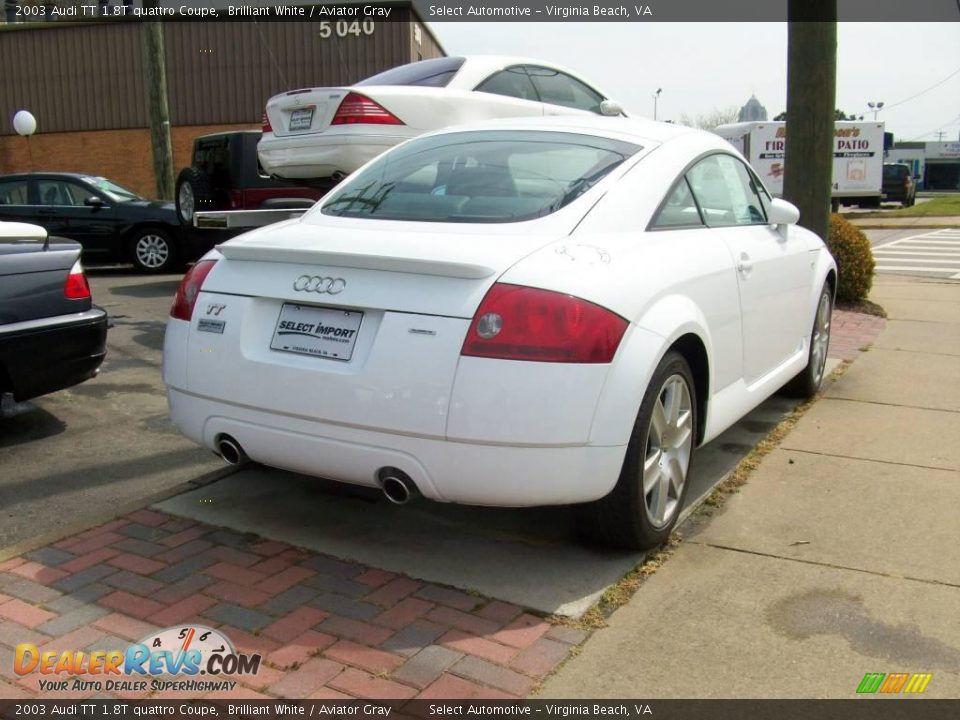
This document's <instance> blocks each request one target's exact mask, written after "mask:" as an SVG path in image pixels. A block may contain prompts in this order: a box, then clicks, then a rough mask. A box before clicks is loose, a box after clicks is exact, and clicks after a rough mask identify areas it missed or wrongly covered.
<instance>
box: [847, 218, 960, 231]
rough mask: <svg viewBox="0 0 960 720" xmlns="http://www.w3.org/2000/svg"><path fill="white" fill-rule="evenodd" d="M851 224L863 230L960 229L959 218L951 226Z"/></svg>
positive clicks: (852, 222)
mask: <svg viewBox="0 0 960 720" xmlns="http://www.w3.org/2000/svg"><path fill="white" fill-rule="evenodd" d="M850 223H851V224H852V225H854V226H856V227H858V228H860V229H861V230H952V229H954V228H957V227H960V218H957V222H955V223H953V224H951V225H944V224H943V223H936V224H934V223H926V224H923V223H918V224H912V223H911V224H910V225H892V224H889V223H871V222H870V221H869V220H867V221H864V222H856V221H855V220H850Z"/></svg>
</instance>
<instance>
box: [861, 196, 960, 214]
mask: <svg viewBox="0 0 960 720" xmlns="http://www.w3.org/2000/svg"><path fill="white" fill-rule="evenodd" d="M938 215H943V216H947V217H949V216H952V215H960V193H953V194H950V195H936V196H934V197H933V198H931V199H930V200H926V201H925V202H921V203H917V204H916V205H914V206H913V207H905V208H898V209H897V210H881V211H879V212H869V213H855V214H853V213H851V214H850V215H848V216H847V217H852V218H857V219H860V218H885V217H933V216H938Z"/></svg>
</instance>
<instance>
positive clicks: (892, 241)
mask: <svg viewBox="0 0 960 720" xmlns="http://www.w3.org/2000/svg"><path fill="white" fill-rule="evenodd" d="M938 232H940V231H939V230H934V231H933V232H928V233H923V234H922V235H908V236H907V237H903V238H897V239H896V240H891V241H890V242H888V243H882V244H880V245H874V246H873V249H874V250H878V249H879V248H883V247H889V246H890V245H896V244H898V243H902V242H906V241H908V240H915V239H917V238H925V237H930V236H931V235H936V234H937V233H938Z"/></svg>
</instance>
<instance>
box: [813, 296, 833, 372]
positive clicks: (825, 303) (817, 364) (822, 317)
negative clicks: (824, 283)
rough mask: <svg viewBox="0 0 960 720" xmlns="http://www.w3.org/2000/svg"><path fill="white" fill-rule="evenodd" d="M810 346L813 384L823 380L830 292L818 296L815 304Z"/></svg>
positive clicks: (828, 327) (828, 337) (828, 338)
mask: <svg viewBox="0 0 960 720" xmlns="http://www.w3.org/2000/svg"><path fill="white" fill-rule="evenodd" d="M810 344H811V347H810V363H811V364H812V365H813V372H814V375H813V378H814V384H815V386H819V385H820V382H821V380H823V369H824V368H825V367H826V364H827V348H828V347H829V345H830V293H829V292H825V293H823V295H821V296H820V305H819V306H817V318H816V320H815V321H814V324H813V338H812V339H811V342H810Z"/></svg>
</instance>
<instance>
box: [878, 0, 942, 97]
mask: <svg viewBox="0 0 960 720" xmlns="http://www.w3.org/2000/svg"><path fill="white" fill-rule="evenodd" d="M957 3H958V4H960V0H957ZM958 74H960V68H957V69H956V70H954V71H953V72H952V73H950V74H949V75H947V76H946V77H945V78H944V79H943V80H941V81H940V82H938V83H936V84H935V85H931V86H930V87H928V88H927V89H926V90H921V91H920V92H918V93H917V94H916V95H911V96H910V97H908V98H907V99H906V100H900V101H899V102H895V103H893V104H891V105H884V107H883V109H884V110H889V109H890V108H895V107H897V106H898V105H903V104H904V103H908V102H910V101H911V100H913V99H915V98H918V97H920V96H921V95H924V94H925V93H928V92H930V91H931V90H933V89H934V88H938V87H940V86H941V85H943V84H944V83H945V82H946V81H947V80H949V79H950V78H952V77H953V76H954V75H958Z"/></svg>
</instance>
